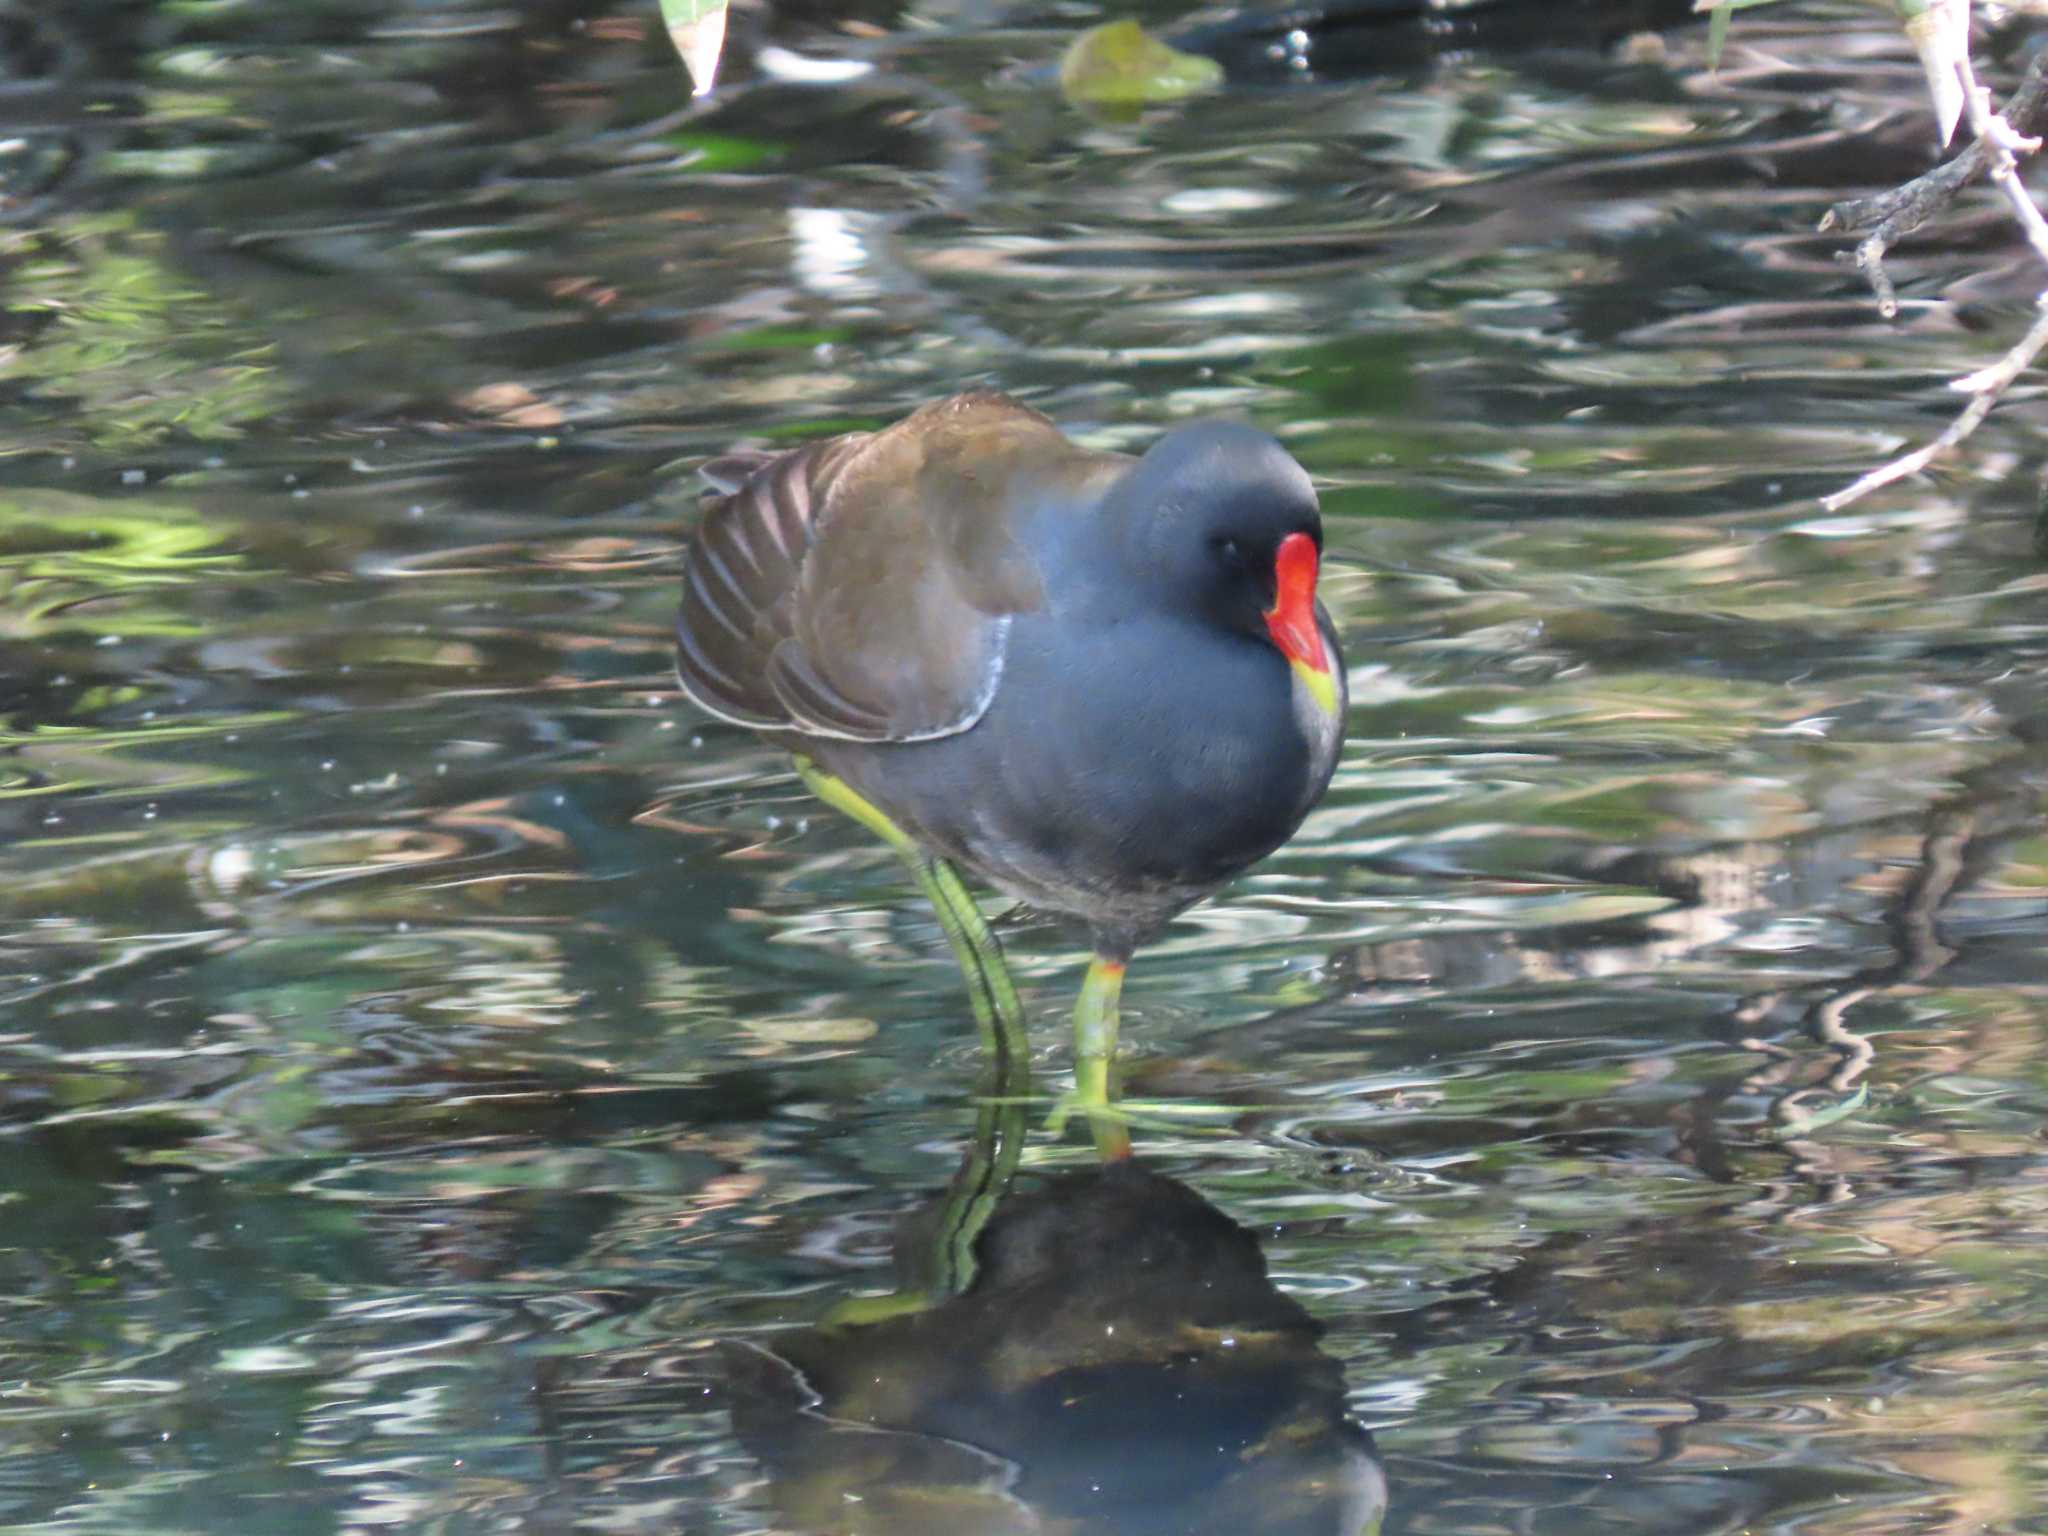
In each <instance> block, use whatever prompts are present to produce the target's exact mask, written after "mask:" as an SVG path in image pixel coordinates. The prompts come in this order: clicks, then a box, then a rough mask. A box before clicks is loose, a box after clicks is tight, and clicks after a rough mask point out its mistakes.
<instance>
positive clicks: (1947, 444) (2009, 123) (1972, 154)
mask: <svg viewBox="0 0 2048 1536" xmlns="http://www.w3.org/2000/svg"><path fill="white" fill-rule="evenodd" d="M1958 67H1959V69H1960V70H1961V78H1962V83H1963V101H1964V104H1965V106H1966V107H1967V108H1968V110H1969V114H1970V127H1971V129H1972V131H1973V132H1975V134H1976V136H1977V139H1976V142H1975V143H1974V144H1972V145H1971V146H1970V147H1969V148H1968V149H1967V150H1965V151H1964V152H1963V153H1962V154H1960V155H1958V156H1956V158H1955V159H1953V160H1951V161H1950V162H1949V163H1948V164H1947V165H1944V166H1940V167H1937V168H1936V169H1935V170H1932V171H1929V172H1928V173H1927V174H1926V175H1925V176H1921V177H1918V178H1916V179H1915V180H1913V181H1909V182H1907V183H1906V184H1905V185H1904V186H1903V187H1899V188H1897V189H1896V190H1894V191H1892V192H1888V193H1885V194H1883V195H1882V196H1879V197H1874V198H1865V199H1862V200H1861V201H1859V202H1856V203H1837V204H1836V205H1835V206H1834V207H1833V208H1831V209H1829V210H1828V214H1827V217H1826V218H1824V219H1822V220H1821V225H1820V227H1821V228H1822V229H1823V230H1827V229H1834V228H1843V229H1863V228H1869V229H1870V233H1869V234H1868V235H1866V236H1865V237H1864V239H1863V240H1862V241H1861V242H1860V243H1859V244H1858V245H1857V247H1856V265H1857V266H1858V267H1860V268H1861V269H1862V270H1863V275H1864V276H1865V277H1866V278H1868V279H1869V281H1870V286H1871V289H1872V290H1873V291H1874V292H1875V293H1876V294H1877V307H1878V312H1879V313H1880V314H1883V315H1884V316H1886V317H1887V318H1889V317H1891V316H1892V315H1895V314H1897V313H1898V309H1899V302H1898V295H1897V293H1896V291H1895V290H1894V289H1893V287H1892V282H1891V278H1890V277H1889V276H1888V275H1887V274H1886V272H1885V270H1884V253H1885V251H1886V250H1887V249H1888V248H1889V247H1890V245H1891V244H1892V242H1893V241H1895V240H1897V239H1899V238H1900V237H1901V236H1903V235H1905V234H1907V233H1910V232H1911V231H1912V230H1915V229H1918V228H1919V227H1920V225H1922V224H1923V223H1925V222H1926V221H1927V220H1928V219H1929V218H1931V217H1933V215H1934V214H1936V213H1938V212H1940V211H1941V210H1942V209H1944V208H1946V207H1947V206H1948V205H1949V203H1951V202H1953V201H1954V200H1955V196H1956V194H1957V193H1958V192H1960V191H1961V190H1962V189H1963V188H1964V187H1966V186H1968V185H1969V184H1970V183H1971V182H1973V181H1976V180H1977V179H1979V178H1980V177H1983V176H1989V177H1990V178H1991V180H1992V181H1993V183H1995V184H1996V185H1997V187H1998V190H1999V192H2000V193H2001V194H2002V195H2003V196H2004V198H2005V201H2006V205H2007V206H2008V207H2009V208H2011V210H2012V216H2013V218H2014V220H2016V221H2017V222H2018V224H2019V226H2020V232H2021V233H2022V234H2023V235H2024V236H2025V237H2026V241H2027V245H2028V247H2029V248H2030V249H2031V250H2032V251H2033V253H2034V256H2035V258H2036V259H2037V260H2039V261H2040V263H2041V265H2042V266H2043V267H2044V268H2048V219H2043V218H2042V217H2041V210H2040V209H2039V208H2037V207H2036V206H2035V205H2034V200H2033V198H2032V197H2030V196H2028V195H2027V188H2026V183H2024V182H2023V181H2021V180H2020V172H2019V162H2018V160H2017V158H2016V157H2017V156H2019V155H2030V154H2033V153H2034V152H2035V151H2036V150H2038V149H2039V148H2040V147H2041V140H2040V139H2038V138H2036V137H2033V136H2032V134H2031V132H2030V130H2032V129H2033V128H2035V127H2038V126H2042V125H2043V122H2044V120H2048V49H2043V50H2042V51H2040V52H2038V53H2036V54H2035V55H2034V58H2033V61H2032V62H2031V63H2030V64H2028V66H2027V73H2026V78H2025V79H2024V80H2023V81H2022V82H2021V84H2020V88H2019V89H2018V90H2017V91H2015V92H2014V93H2013V97H2012V100H2011V101H2010V102H2009V103H2007V108H2006V111H2005V112H2004V113H2000V112H1998V111H1996V110H1995V109H1994V108H1993V107H1992V105H1991V92H1990V91H1989V90H1987V89H1986V88H1985V87H1984V86H1982V85H1980V84H1978V82H1977V72H1976V67H1975V65H1974V64H1973V63H1972V62H1971V60H1970V57H1969V55H1968V54H1967V53H1965V54H1964V56H1963V58H1962V60H1961V62H1960V64H1959V66H1958ZM1870 219H1875V221H1876V222H1875V227H1871V225H1869V224H1867V223H1865V222H1864V221H1865V220H1870ZM2044 348H2048V291H2044V292H2043V293H2042V294H2041V296H2040V298H2039V299H2037V300H2036V301H2035V315H2034V323H2033V325H2032V326H2030V327H2029V328H2028V330H2027V334H2026V335H2024V336H2022V337H2021V338H2020V339H2019V341H2018V342H2016V343H2015V344H2014V345H2013V347H2012V349H2011V350H2010V351H2009V352H2007V353H2006V354H2005V356H2004V357H2002V358H2000V359H1999V360H1998V361H1997V362H1995V363H1993V364H1992V365H1991V366H1990V367H1988V368H1980V369H1978V370H1977V372H1975V373H1973V374H1970V375H1969V376H1968V377H1966V378H1961V379H1957V380H1955V381H1954V382H1953V383H1952V384H1951V386H1950V387H1951V388H1953V389H1958V390H1961V391H1963V392H1964V393H1965V394H1967V395H1968V396H1969V397H1970V403H1969V404H1968V405H1966V406H1964V407H1963V410H1962V414H1961V415H1959V416H1957V417H1956V419H1955V420H1954V421H1952V422H1950V423H1949V424H1948V426H1947V428H1946V429H1944V430H1943V432H1942V434H1941V436H1939V437H1937V438H1935V439H1934V441H1933V442H1931V443H1927V444H1925V445H1923V446H1921V447H1919V448H1915V449H1914V450H1913V451H1912V452H1911V453H1907V454H1902V455H1900V456H1899V457H1898V458H1896V459H1893V460H1892V461H1891V462H1890V463H1888V464H1882V465H1879V466H1878V467H1877V468H1876V469H1873V470H1872V471H1871V472H1870V473H1869V474H1867V475H1865V476H1863V477H1862V478H1861V479H1860V480H1858V481H1856V483H1855V484H1853V485H1848V486H1844V487H1843V488H1842V489H1841V490H1839V491H1836V492H1835V493H1834V494H1833V495H1830V496H1823V497H1822V498H1821V503H1820V504H1821V505H1822V506H1823V507H1825V508H1827V510H1828V511H1830V512H1837V511H1840V510H1841V509H1842V508H1843V507H1846V506H1848V505H1849V503H1850V502H1852V501H1855V500H1857V499H1858V498H1860V497H1863V496H1866V495H1868V494H1869V493H1870V492H1872V491H1874V490H1876V489H1877V488H1878V487H1879V486H1884V485H1890V484H1891V483H1892V482H1893V481H1895V480H1903V479H1904V478H1905V477H1906V476H1907V475H1911V474H1916V473H1918V472H1919V471H1920V470H1923V469H1925V468H1926V467H1927V466H1928V465H1929V464H1931V463H1933V462H1934V460H1935V459H1936V458H1938V457H1940V456H1941V455H1942V454H1944V453H1946V452H1948V451H1949V449H1951V448H1953V447H1955V446H1956V444H1958V443H1960V442H1961V441H1962V440H1963V439H1964V438H1966V437H1968V436H1969V435H1970V434H1971V433H1972V432H1974V431H1976V430H1977V428H1978V427H1980V426H1982V425H1983V424H1984V418H1985V417H1987V416H1989V415H1990V414H1991V408H1992V407H1993V406H1995V405H1996V404H1998V402H1999V400H2000V399H2001V398H2002V397H2003V396H2004V394H2005V392H2006V391H2007V390H2008V389H2010V388H2012V385H2013V381H2014V380H2015V379H2017V378H2018V377H2019V376H2020V375H2021V374H2022V373H2024V372H2026V370H2027V369H2028V368H2029V367H2030V366H2032V364H2033V362H2034V359H2035V358H2037V357H2039V356H2040V355H2041V352H2042V350H2043V349H2044Z"/></svg>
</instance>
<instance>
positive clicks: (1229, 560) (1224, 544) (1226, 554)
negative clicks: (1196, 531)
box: [1209, 538, 1244, 565]
mask: <svg viewBox="0 0 2048 1536" xmlns="http://www.w3.org/2000/svg"><path fill="white" fill-rule="evenodd" d="M1209 547H1210V548H1211V549H1213V550H1215V551H1216V558H1217V559H1218V560H1221V561H1222V562H1223V563H1224V564H1225V565H1243V564H1244V546H1243V545H1242V544H1240V543H1238V542H1237V540H1235V539H1232V538H1215V539H1211V540H1210V541H1209Z"/></svg>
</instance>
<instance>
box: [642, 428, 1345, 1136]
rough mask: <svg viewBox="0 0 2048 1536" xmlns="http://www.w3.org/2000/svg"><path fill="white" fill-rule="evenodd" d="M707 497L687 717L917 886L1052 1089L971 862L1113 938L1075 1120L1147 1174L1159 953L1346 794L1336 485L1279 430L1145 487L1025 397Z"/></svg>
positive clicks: (1184, 445) (684, 676)
mask: <svg viewBox="0 0 2048 1536" xmlns="http://www.w3.org/2000/svg"><path fill="white" fill-rule="evenodd" d="M706 469H707V474H708V475H709V476H710V477H711V478H712V479H713V480H714V481H715V482H717V481H722V482H723V484H724V487H725V488H726V489H728V491H729V494H728V495H726V497H725V498H724V499H723V500H721V501H719V502H717V503H716V504H715V505H713V506H712V508H711V509H710V511H709V513H708V514H707V515H706V516H705V519H704V522H703V526H702V528H701V530H700V531H699V533H698V535H697V537H696V539H695V541H694V543H693V544H692V546H691V549H690V552H689V555H688V557H687V560H686V562H685V565H684V571H683V598H682V608H681V612H680V613H679V615H678V617H677V621H676V635H677V641H678V646H677V655H678V660H677V670H678V673H679V676H680V678H681V682H682V686H683V691H684V692H685V693H686V694H687V695H688V696H689V697H690V698H691V699H692V700H693V701H694V702H695V703H696V704H698V705H699V706H700V707H702V708H703V709H705V710H707V711H708V712H710V713H711V714H713V715H716V716H718V717H719V718H721V719H724V720H729V721H732V722H734V723H736V724H739V725H744V726H749V727H751V728H753V729H754V730H756V731H759V732H761V733H762V734H763V735H764V736H766V737H767V738H768V739H769V740H771V741H774V742H776V743H778V744H780V745H783V746H785V747H787V748H788V749H789V750H790V751H791V753H792V754H793V755H794V757H795V761H796V766H797V770H798V772H799V773H800V774H801V775H802V776H803V778H804V781H805V782H806V783H807V784H808V785H809V786H810V787H811V789H812V790H813V792H814V793H816V794H817V795H818V796H819V797H820V798H821V799H823V800H825V801H826V802H827V803H829V804H831V805H834V806H836V807H838V808H839V809H841V810H844V811H846V812H847V813H849V814H850V815H852V816H854V817H855V818H856V819H857V820H859V821H860V822H861V823H862V824H863V825H865V826H867V827H868V828H870V829H871V830H873V831H874V832H876V833H877V834H879V835H880V836H881V837H882V838H883V839H884V840H885V841H887V842H888V843H889V844H890V845H891V846H893V847H894V848H896V850H897V851H898V852H899V853H900V854H902V855H903V856H904V857H905V859H906V860H908V861H909V863H910V864H911V867H912V868H913V870H914V871H916V873H917V874H918V877H919V880H920V882H921V883H922V884H923V886H924V888H925V890H926V892H927V894H929V895H930V896H931V897H932V900H933V904H934V905H935V906H936V907H937V908H938V911H939V916H940V921H941V923H942V925H943V926H944V927H945V929H946V932H947V936H948V938H949V939H950V940H951V942H952V944H953V947H954V950H955V953H956V954H957V955H958V956H959V958H960V960H961V965H962V969H963V971H964V972H965V974H966V975H967V978H968V981H969V986H970V989H971V991H972V995H973V1002H974V1009H975V1015H976V1018H977V1019H978V1020H979V1022H980V1023H981V1026H982V1030H983V1034H984V1037H985V1038H986V1039H987V1040H988V1041H989V1042H990V1043H991V1045H992V1046H993V1047H994V1049H995V1050H996V1052H997V1055H998V1057H999V1058H1003V1057H1006V1058H1007V1059H1008V1060H1009V1061H1010V1062H1012V1063H1020V1062H1022V1060H1023V1059H1024V1053H1023V1024H1022V1011H1021V1009H1020V1008H1019V1006H1018V1003H1017V998H1016V992H1015V990H1014V988H1013V987H1012V986H1011V985H1010V982H1009V978H1008V974H1007V972H1006V971H1005V970H1004V968H1003V964H1002V958H1001V952H1000V950H999V949H998V948H997V946H996V943H995V938H994V936H993V935H992V934H991V933H990V932H989V931H988V927H987V924H986V923H985V922H984V921H983V920H982V918H981V914H980V912H979V911H978V910H977V909H976V907H975V905H974V903H973V901H972V899H971V898H970V897H969V896H968V895H967V892H966V890H965V888H964V887H963V886H962V884H961V882H960V880H959V877H958V875H956V874H955V873H954V871H953V870H952V868H951V867H950V866H949V864H948V863H947V861H948V860H951V861H955V862H957V863H958V864H960V865H963V866H965V867H966V868H967V869H969V870H971V871H973V872H974V873H976V874H978V875H980V876H981V877H982V878H983V879H985V880H986V881H988V882H989V883H990V884H991V885H994V886H996V887H998V888H999V889H1001V890H1004V891H1007V892H1009V893H1011V894H1013V895H1016V896H1019V897H1022V898H1023V899H1024V900H1025V901H1027V902H1029V903H1030V904H1032V905H1033V906H1037V907H1041V908H1045V909H1049V910H1051V911H1054V912H1062V913H1069V914H1072V915H1074V916H1077V917H1080V918H1082V919H1084V920H1085V921H1086V922H1087V923H1088V925H1089V928H1090V929H1091V931H1092V934H1093V938H1094V944H1095V959H1094V963H1093V964H1092V965H1091V966H1090V967H1089V971H1088V977H1087V980H1086V981H1085V983H1084V984H1083V986H1082V991H1081V999H1080V1002H1079V1004H1078V1005H1077V1007H1076V1009H1075V1014H1074V1041H1075V1051H1076V1056H1077V1060H1076V1072H1075V1081H1076V1098H1077V1099H1078V1100H1079V1101H1080V1102H1081V1103H1082V1104H1084V1105H1086V1106H1088V1107H1089V1108H1090V1109H1091V1110H1093V1111H1096V1112H1097V1118H1096V1124H1097V1134H1098V1140H1099V1141H1102V1142H1103V1146H1104V1150H1105V1151H1106V1152H1115V1151H1119V1150H1121V1144H1120V1143H1119V1142H1118V1141H1117V1140H1115V1139H1114V1133H1110V1134H1111V1139H1105V1134H1104V1132H1103V1130H1102V1126H1103V1124H1104V1123H1105V1119H1106V1118H1108V1117H1105V1116H1103V1115H1102V1114H1101V1112H1102V1111H1105V1110H1106V1109H1107V1106H1108V1100H1109V1096H1110V1090H1109V1068H1108V1064H1109V1060H1110V1058H1111V1056H1112V1055H1113V1054H1114V1051H1115V1046H1116V1009H1117V996H1118V993H1119V991H1120V989H1121V986H1122V981H1123V972H1124V966H1125V964H1126V963H1127V962H1128V960H1129V959H1130V956H1131V953H1132V951H1133V949H1134V948H1135V947H1136V946H1137V945H1138V944H1140V943H1141V942H1143V941H1144V940H1146V939H1148V938H1149V937H1151V936H1152V935H1153V934H1155V933H1157V932H1158V931H1159V930H1160V929H1161V928H1162V927H1163V926H1164V925H1165V924H1166V922H1167V921H1168V920H1169V919H1170V918H1172V917H1173V916H1174V915H1175V914H1176V913H1178V912H1180V911H1181V910H1183V909H1184V908H1186V907H1188V906H1190V905H1192V904H1193V903H1194V902H1196V901H1198V900H1200V899H1201V898H1202V897H1203V896H1205V895H1207V894H1209V893H1210V892H1211V891H1213V890H1215V889H1216V888H1217V887H1218V886H1219V885H1221V884H1222V883H1223V882H1224V881H1226V880H1228V879H1229V878H1230V877H1231V876H1233V875H1235V874H1237V873H1238V872H1239V871H1241V870H1243V869H1244V868H1246V867H1247V866H1248V865H1250V864H1252V863H1254V862H1256V861H1257V860H1258V859H1260V858H1263V857H1264V856H1265V855H1266V854H1268V853H1270V852H1272V850H1273V849H1275V848H1277V847H1279V846H1280V844H1281V843H1283V842H1285V841H1286V840H1287V839H1288V838H1289V837H1290V836H1292V835H1293V833H1294V830H1295V828H1296V827H1298V826H1300V824H1301V821H1302V818H1303V817H1304V816H1305V815H1307V814H1308V811H1309V809H1310V807H1312V806H1313V805H1314V804H1315V803H1316V802H1317V801H1318V800H1319V799H1321V798H1322V794H1323V791H1324V790H1325V789H1326V788H1327V787H1328V785H1329V782H1330V775H1331V773H1332V771H1333V770H1334V769H1335V767H1336V763H1337V751H1338V745H1339V739H1340V737H1341V735H1342V729H1343V718H1344V707H1345V702H1346V691H1345V678H1344V667H1343V658H1342V656H1341V655H1340V654H1339V652H1338V648H1337V634H1336V630H1335V629H1334V628H1333V626H1332V625H1331V623H1330V618H1329V615H1328V614H1327V613H1325V612H1324V610H1323V607H1322V605H1321V603H1319V602H1318V601H1317V600H1316V574H1317V568H1318V565H1319V563H1320V561H1321V555H1322V543H1323V531H1322V519H1321V515H1320V513H1319V512H1318V510H1317V506H1316V495H1315V490H1314V488H1313V487H1312V486H1311V484H1310V483H1309V478H1308V476H1307V474H1306V473H1304V472H1303V470H1302V468H1301V466H1300V465H1299V464H1297V463H1295V461H1294V460H1293V459H1292V458H1290V457H1289V456H1288V454H1287V452H1286V450H1285V449H1283V448H1282V447H1281V446H1280V445H1279V443H1277V442H1275V441H1274V440H1273V439H1272V438H1271V437H1269V436H1268V435H1266V434H1265V433H1263V432H1260V431H1258V430H1256V429H1255V428H1252V427H1248V426H1241V425H1236V424H1231V423H1221V422H1210V423H1202V424H1198V425H1193V426H1186V427H1180V428H1177V429H1175V430H1174V431H1171V432H1169V433H1167V434H1166V435H1165V436H1164V437H1162V438H1161V439H1160V440H1159V441H1158V442H1157V443H1155V444H1153V446H1152V447H1151V449H1150V450H1149V451H1148V452H1147V453H1146V454H1145V455H1144V456H1143V457H1142V458H1138V459H1132V458H1130V457H1128V456H1127V455H1124V454H1117V453H1101V452H1095V451H1092V450H1089V449H1085V448H1080V447H1077V446H1076V445H1074V444H1073V443H1070V442H1069V441H1067V439H1066V438H1065V437H1064V436H1062V435H1061V433H1060V431H1059V429H1058V428H1057V427H1055V426H1054V425H1053V424H1052V422H1051V421H1049V420H1048V419H1046V418H1045V417H1044V416H1041V415H1040V414H1039V413H1038V412H1036V411H1033V410H1030V409H1027V408H1026V407H1024V406H1022V405H1019V404H1017V403H1016V402H1015V401H1013V400H1010V399H1007V398H1005V397H1004V396H1002V395H997V394H965V395H957V396H955V397H953V398H951V399H947V400H941V401H938V402H936V403H934V404H932V405H927V406H925V407H924V408H923V409H921V410H919V411H917V412H915V413H914V414H912V415H911V416H909V417H907V418H906V419H904V420H903V421H900V422H898V423H896V424H895V425H894V426H891V427H886V428H884V429H883V430H881V431H879V432H855V433H849V434H847V435H845V436H842V437H834V438H829V439H825V440H822V441H819V442H816V443H812V444H810V445H808V446H805V447H802V448H798V449H794V450H792V451H790V452H787V453H782V454H779V455H775V456H773V457H751V458H744V459H741V460H736V461H735V460H727V461H721V463H719V464H714V465H710V466H707V467H706Z"/></svg>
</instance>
